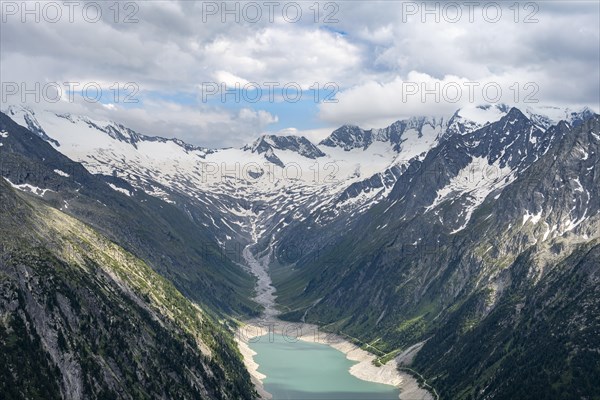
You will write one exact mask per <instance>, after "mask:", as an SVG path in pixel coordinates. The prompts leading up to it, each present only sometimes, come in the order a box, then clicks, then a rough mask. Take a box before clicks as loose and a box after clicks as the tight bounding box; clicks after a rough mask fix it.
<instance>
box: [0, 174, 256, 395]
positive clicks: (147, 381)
mask: <svg viewBox="0 0 600 400" xmlns="http://www.w3.org/2000/svg"><path fill="white" fill-rule="evenodd" d="M0 204H1V206H0V231H1V235H0V245H1V247H2V252H1V257H0V316H1V318H0V354H2V360H3V362H2V365H1V366H0V376H1V377H2V379H1V380H0V392H1V393H2V396H3V398H7V399H13V398H14V399H19V398H28V399H33V398H44V399H61V398H68V399H89V398H98V399H105V398H106V399H109V398H110V399H115V398H123V399H133V398H164V399H167V398H185V399H196V398H214V399H241V398H248V399H250V398H253V397H254V392H253V388H252V385H251V383H250V379H249V375H248V373H247V372H246V370H245V369H244V367H243V365H242V363H241V361H240V359H239V355H238V353H237V350H236V348H235V345H234V344H233V341H232V339H231V333H230V332H228V331H227V329H226V328H225V327H223V326H220V325H219V324H218V323H217V322H215V321H214V320H213V318H212V317H211V316H210V315H209V314H207V313H206V312H204V311H203V310H201V309H200V308H198V307H197V306H195V305H193V304H192V303H191V302H190V301H189V300H187V299H186V298H185V297H184V296H183V295H182V294H181V293H180V292H178V291H177V290H176V289H175V287H173V285H172V284H170V283H169V282H168V281H166V280H165V279H164V278H162V277H160V276H159V275H157V274H156V273H155V272H154V271H152V269H151V268H149V267H148V266H147V265H146V264H145V263H144V262H143V261H141V260H139V259H138V258H136V257H135V256H133V255H132V254H131V253H128V252H126V251H125V250H123V249H122V248H120V247H118V246H117V245H115V244H114V243H112V242H110V241H109V240H107V239H106V238H104V237H103V236H102V235H100V234H98V233H97V232H96V231H94V230H93V229H91V228H90V227H88V226H85V225H84V224H82V223H81V222H79V221H77V220H75V219H73V218H71V217H69V216H67V215H66V214H64V213H62V212H60V211H58V210H56V209H54V208H51V207H50V206H48V205H47V204H44V203H43V202H42V201H41V200H38V199H36V198H33V195H26V194H17V193H16V192H15V190H14V189H12V188H11V187H10V185H9V184H8V183H7V181H6V180H5V179H4V178H2V180H1V182H0Z"/></svg>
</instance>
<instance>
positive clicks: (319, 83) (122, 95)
mask: <svg viewBox="0 0 600 400" xmlns="http://www.w3.org/2000/svg"><path fill="white" fill-rule="evenodd" d="M471 3H473V2H471ZM471 3H469V2H452V3H449V4H448V3H444V2H428V3H423V2H400V1H382V2H373V1H369V2H367V1H364V2H360V1H335V2H327V1H324V2H316V3H315V2H314V1H309V2H286V1H277V2H263V1H257V2H227V4H225V3H223V2H221V1H219V2H211V1H209V2H200V1H198V2H193V1H181V2H171V1H147V2H122V3H115V2H112V1H104V2H91V3H90V2H83V1H79V2H74V3H70V4H65V3H63V2H62V1H58V2H52V1H50V2H29V3H27V5H26V7H27V9H24V7H23V4H24V3H22V2H20V1H18V2H11V1H3V2H2V4H1V12H2V23H1V28H0V29H1V30H0V44H1V48H0V60H1V63H0V75H1V76H0V78H1V81H2V91H3V93H2V99H1V101H2V103H3V104H2V106H3V107H5V106H6V104H14V103H22V102H23V100H25V102H27V103H32V102H35V101H36V100H35V95H34V94H32V91H33V92H35V90H36V84H38V85H39V86H38V87H39V88H40V90H39V91H40V92H42V93H41V99H40V100H41V103H42V104H43V107H45V108H50V109H58V110H60V111H67V112H74V113H82V114H87V115H91V116H94V117H96V118H102V119H111V120H115V121H118V122H121V123H123V124H125V125H127V126H129V127H131V128H133V129H135V130H137V131H140V132H142V133H146V134H150V135H160V136H165V137H174V136H175V137H179V138H182V139H184V140H186V141H188V142H191V143H195V144H201V145H207V146H240V145H242V144H244V143H246V142H249V141H252V140H253V139H254V138H255V137H256V136H257V135H258V134H261V133H266V132H270V133H282V134H283V133H300V134H304V135H306V136H307V137H309V138H311V139H318V138H321V137H323V136H325V135H326V134H327V133H329V132H330V131H331V130H332V129H334V128H335V127H337V126H339V125H341V124H344V123H352V124H357V125H360V126H363V127H365V128H370V127H382V126H385V125H387V124H389V123H391V122H393V121H394V120H397V119H401V118H403V117H407V116H410V115H442V116H443V115H448V114H451V113H452V112H453V111H454V110H456V109H457V108H460V107H461V106H464V105H465V104H469V103H485V102H496V101H498V102H504V103H509V104H516V105H522V106H527V104H528V102H535V101H537V102H539V104H548V105H560V106H567V107H571V108H573V109H577V108H580V107H583V106H585V105H587V106H590V107H591V108H592V109H594V110H595V111H599V101H600V100H599V96H600V94H599V92H600V72H599V71H600V69H599V66H600V34H599V26H600V23H599V21H600V2H598V1H596V0H593V1H582V2H578V1H564V2H561V1H543V2H520V3H516V5H515V3H514V2H512V1H510V2H497V3H495V2H483V1H481V2H479V6H476V7H473V6H472V5H470V4H471ZM445 4H446V5H445ZM236 20H237V21H236ZM66 82H70V83H69V84H66ZM84 86H85V87H86V88H87V91H85V92H83V90H82V88H83V87H84ZM236 87H237V88H238V90H236ZM57 88H58V89H60V90H59V92H60V99H59V96H57V95H56V93H57ZM117 88H118V91H117ZM284 88H285V89H284ZM69 89H71V90H69ZM98 89H100V92H99V91H98ZM25 90H29V92H25ZM23 97H25V99H23ZM44 100H45V101H44Z"/></svg>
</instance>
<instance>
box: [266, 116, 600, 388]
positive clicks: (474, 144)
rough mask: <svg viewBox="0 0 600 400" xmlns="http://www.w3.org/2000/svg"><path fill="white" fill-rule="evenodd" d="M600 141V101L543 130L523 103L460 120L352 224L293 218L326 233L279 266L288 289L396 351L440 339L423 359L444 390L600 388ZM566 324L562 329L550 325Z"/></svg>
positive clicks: (288, 302)
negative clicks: (463, 128)
mask: <svg viewBox="0 0 600 400" xmlns="http://www.w3.org/2000/svg"><path fill="white" fill-rule="evenodd" d="M599 155H600V117H598V116H597V115H596V116H595V117H593V118H592V119H589V120H587V122H585V123H582V124H579V125H578V126H576V127H573V126H570V125H568V124H566V123H564V122H563V123H560V124H559V125H557V126H554V127H552V128H550V129H548V130H547V131H545V132H542V131H540V130H539V129H537V128H536V127H535V126H533V125H532V124H531V123H530V122H529V119H528V118H527V117H526V116H524V115H523V114H522V113H520V112H519V111H518V110H515V109H513V110H511V111H510V112H509V113H508V114H506V115H505V116H504V117H503V118H502V119H500V120H499V121H497V122H496V123H493V124H490V125H488V126H487V127H484V128H481V129H478V130H476V131H473V132H472V133H471V134H468V135H453V136H451V137H449V138H448V139H447V140H446V141H445V142H443V143H441V144H440V146H438V147H436V148H435V149H432V150H431V151H430V152H429V153H428V154H427V156H426V157H425V159H424V160H423V161H422V162H420V161H416V162H415V163H414V165H413V166H412V169H411V168H409V172H407V173H404V174H402V175H401V176H400V177H399V179H398V182H397V183H396V185H395V187H394V189H393V190H392V192H391V193H390V195H389V197H388V198H387V199H386V200H384V201H383V202H381V203H380V204H378V205H376V206H375V207H373V208H372V209H370V210H369V211H367V212H366V213H365V214H364V215H363V216H361V217H359V218H356V219H346V220H344V224H345V225H343V226H339V227H338V229H339V230H338V234H337V235H336V234H333V235H328V236H327V237H326V239H327V240H323V238H321V242H317V241H314V237H313V236H310V235H307V233H306V232H307V231H306V229H307V228H308V227H306V228H305V230H299V229H297V231H296V232H295V233H293V232H288V237H289V240H290V241H294V240H296V242H299V241H300V240H304V241H305V242H306V241H309V243H311V245H312V246H316V247H313V248H312V249H310V251H309V252H308V253H304V254H303V255H302V257H300V258H299V259H298V260H297V262H296V263H295V264H293V266H279V267H275V270H274V273H273V275H274V278H275V279H274V282H275V285H276V287H277V288H278V292H277V294H278V301H279V302H281V303H282V304H283V305H284V306H286V307H287V309H288V310H290V309H291V310H292V311H289V312H288V313H287V315H286V317H287V318H289V319H293V320H300V319H304V320H306V321H308V322H318V323H319V324H322V325H324V326H325V329H329V330H333V331H337V332H344V333H346V334H349V335H351V336H353V337H358V338H360V339H361V340H362V341H363V342H365V343H371V345H374V346H376V347H377V348H378V349H380V350H381V351H382V352H383V353H387V352H391V355H393V354H397V353H398V352H400V351H401V350H402V349H406V348H407V347H409V346H410V345H413V344H415V343H418V342H420V341H426V343H425V344H424V346H423V348H422V350H421V352H420V353H418V355H417V357H416V359H415V365H416V366H417V368H418V370H419V371H421V372H425V375H426V376H427V377H429V378H432V380H430V383H431V384H433V385H434V387H436V388H437V389H438V392H440V393H441V395H442V397H444V398H470V396H473V397H474V398H486V397H487V398H507V399H509V398H515V397H518V398H539V397H536V396H538V394H539V392H537V391H530V390H529V388H531V387H536V388H537V387H538V386H543V387H544V390H545V392H544V393H545V395H546V396H547V397H548V398H558V397H559V396H561V395H562V394H563V392H564V391H569V390H570V391H571V393H572V394H571V395H570V396H572V397H573V398H580V397H581V396H584V397H585V396H588V397H590V396H593V395H594V394H597V387H596V385H595V384H593V383H591V382H593V381H594V378H593V377H594V376H597V371H598V369H597V366H598V365H600V358H599V357H598V349H597V346H594V345H593V344H590V341H592V340H594V341H595V343H597V341H598V337H599V336H598V330H599V329H600V325H599V322H600V321H599V318H598V315H597V309H598V308H597V280H598V266H599V265H600V259H599V258H598V244H599V243H600V239H599V238H600V182H599V179H600V169H599V168H600V162H599V161H600V160H599ZM474 161H476V163H475V164H474ZM312 229H316V226H315V225H313V226H312ZM329 229H330V230H331V229H333V228H332V226H331V225H330V226H329ZM309 230H311V229H309ZM342 230H343V233H342V234H341V235H339V232H340V231H342ZM320 232H322V231H320ZM316 235H317V236H318V234H316ZM305 242H304V243H305ZM305 248H307V246H306V245H305ZM573 285H575V286H573ZM507 307H508V308H507ZM507 310H509V311H510V312H509V311H507ZM559 310H568V313H571V316H569V314H564V313H563V311H559ZM564 312H567V311H564ZM515 313H516V314H515ZM519 313H521V314H519ZM542 316H543V317H542ZM571 317H573V318H571ZM553 324H555V326H553V330H552V331H551V332H555V335H556V336H557V338H556V340H554V338H552V339H549V340H541V336H540V335H542V334H543V332H545V329H546V328H545V327H546V326H548V325H553ZM515 325H518V326H520V327H521V329H520V330H518V331H514V330H513V327H514V326H515ZM575 326H577V328H575ZM500 327H502V328H503V329H504V330H503V331H502V330H500V329H499V328H500ZM499 331H501V332H502V333H500V334H498V336H495V335H496V334H497V333H498V332H499ZM531 332H533V333H531ZM551 332H550V333H551ZM486 339H489V341H486ZM482 343H486V345H485V346H483V345H482ZM591 343H594V342H591ZM548 346H555V351H553V352H547V351H544V349H546V348H548ZM525 348H526V349H528V350H527V351H524V350H523V349H525ZM533 354H537V357H532V355H533ZM508 355H510V357H509V356H508ZM583 360H585V362H590V363H591V364H590V367H589V368H587V369H583V368H582V365H583V364H582V363H583V362H584V361H583ZM512 361H515V362H516V361H518V362H519V365H520V366H521V367H522V368H524V369H526V370H529V369H531V371H532V375H531V376H529V375H527V374H520V372H519V370H515V369H514V365H512V364H510V362H512ZM463 363H465V364H463ZM536 363H537V364H536ZM538 364H541V365H546V366H547V368H546V369H543V370H536V371H535V372H533V371H534V369H536V368H537V367H538ZM459 366H460V367H459ZM559 378H560V379H559ZM557 380H558V381H557ZM473 382H474V383H473ZM519 385H527V386H525V387H526V388H527V390H524V391H518V388H519V387H520V386H519ZM530 385H531V386H530ZM573 386H577V388H578V390H579V391H573V390H572V388H573ZM542 397H543V396H542ZM566 398H569V397H566ZM590 398H592V397H590Z"/></svg>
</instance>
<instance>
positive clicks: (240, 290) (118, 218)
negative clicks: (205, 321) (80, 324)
mask: <svg viewBox="0 0 600 400" xmlns="http://www.w3.org/2000/svg"><path fill="white" fill-rule="evenodd" d="M0 132H3V134H2V135H3V137H2V138H0V144H2V146H0V172H1V174H2V176H4V177H5V178H6V179H8V180H9V181H10V182H11V183H12V184H13V185H14V186H15V187H17V188H19V189H21V190H26V191H32V192H33V193H36V194H38V195H40V196H41V197H43V198H44V199H45V200H47V201H48V202H49V203H50V204H52V205H53V206H54V207H56V208H57V209H60V210H63V211H64V212H65V213H68V214H70V215H72V216H74V217H76V218H78V219H80V220H82V221H84V222H86V223H88V224H89V225H91V226H93V227H94V228H96V229H98V230H99V231H101V232H102V233H103V234H104V235H106V236H107V237H108V238H110V239H111V240H113V241H115V242H116V243H118V244H120V245H121V246H123V247H124V248H125V249H127V250H128V251H130V252H132V253H134V254H135V255H136V256H138V257H140V258H142V259H143V260H145V261H147V262H148V263H149V264H150V265H151V266H152V267H153V268H154V269H155V270H156V271H158V272H159V273H161V274H162V275H163V276H165V277H167V278H168V279H170V280H171V281H172V282H174V283H175V284H176V286H177V287H178V289H179V290H181V291H182V292H183V293H184V294H185V295H186V296H188V297H190V298H191V299H194V300H196V301H198V302H200V303H202V304H205V305H207V306H209V307H211V308H212V309H213V310H215V311H220V312H226V313H229V314H241V315H248V314H252V313H254V312H255V311H256V304H254V303H253V302H251V301H250V300H248V299H249V298H250V297H251V294H252V290H253V280H252V278H251V277H250V275H249V274H248V273H247V272H245V271H244V270H243V269H242V268H241V267H240V266H239V265H237V264H236V262H239V259H238V260H235V259H233V260H232V258H233V257H229V254H228V253H226V251H225V250H224V249H223V248H222V247H221V246H220V245H219V244H218V243H217V242H216V241H215V240H214V237H213V236H212V233H211V231H210V230H208V229H207V228H206V227H205V226H204V225H203V223H205V221H204V220H202V219H200V218H199V217H198V216H197V215H196V216H194V215H190V214H191V213H190V212H186V211H185V210H182V209H179V208H177V207H175V206H174V205H172V204H168V203H166V202H164V201H163V200H161V199H159V198H157V197H155V196H151V195H148V194H146V193H145V192H144V191H142V190H139V189H137V188H135V187H132V186H131V185H130V184H129V183H128V182H126V181H124V180H123V179H120V178H118V177H113V176H110V177H107V176H98V175H92V174H90V173H89V172H88V171H87V170H86V169H85V168H84V167H83V166H82V165H81V164H79V163H77V162H74V161H71V160H70V159H68V158H67V157H65V156H64V155H62V154H61V153H59V152H58V151H56V150H55V149H54V148H53V147H52V146H51V145H50V144H48V143H47V142H45V141H43V140H42V139H40V138H39V137H38V136H37V135H36V134H34V133H32V132H31V131H29V130H28V129H25V128H23V127H21V126H19V125H17V124H16V123H14V122H13V121H12V120H11V119H10V118H8V116H6V115H4V114H0ZM234 255H235V254H234Z"/></svg>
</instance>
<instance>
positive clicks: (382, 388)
mask: <svg viewBox="0 0 600 400" xmlns="http://www.w3.org/2000/svg"><path fill="white" fill-rule="evenodd" d="M249 345H250V348H251V349H252V350H254V351H255V352H256V353H257V355H255V356H254V360H255V361H256V362H257V363H258V364H259V368H258V371H259V372H261V373H263V374H264V375H266V376H267V377H266V378H265V379H264V380H263V383H264V387H265V390H266V391H267V392H269V393H271V394H272V395H273V399H274V400H284V399H291V400H309V399H312V400H315V399H319V400H331V399H338V400H392V399H394V400H397V399H398V396H399V394H400V392H399V390H398V389H396V388H394V387H393V386H389V385H382V384H379V383H372V382H366V381H362V380H360V379H358V378H355V377H354V376H352V375H350V372H349V369H350V367H351V366H352V365H354V364H356V362H354V361H350V360H348V359H346V356H345V355H344V354H343V353H342V352H340V351H337V350H335V349H334V348H332V347H330V346H328V345H325V344H320V343H314V342H303V341H296V340H295V339H291V338H289V337H284V336H282V335H278V334H271V335H270V336H269V335H265V336H261V337H258V338H254V339H253V340H252V341H251V342H250V343H249Z"/></svg>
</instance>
